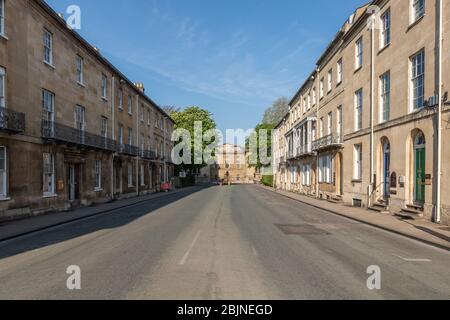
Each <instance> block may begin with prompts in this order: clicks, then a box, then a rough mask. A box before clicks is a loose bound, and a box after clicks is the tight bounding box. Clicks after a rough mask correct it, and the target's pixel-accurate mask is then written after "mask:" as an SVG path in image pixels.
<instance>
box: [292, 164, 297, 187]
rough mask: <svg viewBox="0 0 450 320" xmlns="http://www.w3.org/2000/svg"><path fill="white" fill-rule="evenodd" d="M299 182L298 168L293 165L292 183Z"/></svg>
mask: <svg viewBox="0 0 450 320" xmlns="http://www.w3.org/2000/svg"><path fill="white" fill-rule="evenodd" d="M296 182H297V168H296V167H291V183H292V184H294V183H296Z"/></svg>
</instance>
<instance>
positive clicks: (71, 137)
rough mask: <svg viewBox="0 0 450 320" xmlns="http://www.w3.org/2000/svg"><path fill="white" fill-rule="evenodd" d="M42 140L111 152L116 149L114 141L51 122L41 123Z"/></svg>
mask: <svg viewBox="0 0 450 320" xmlns="http://www.w3.org/2000/svg"><path fill="white" fill-rule="evenodd" d="M42 138H44V139H47V140H55V141H59V142H63V143H69V144H75V145H79V146H83V147H88V148H93V149H99V150H107V151H111V152H113V151H115V149H116V144H115V142H114V140H111V139H109V138H105V137H102V136H100V135H96V134H93V133H90V132H86V131H83V130H79V129H76V128H72V127H69V126H66V125H63V124H60V123H57V122H53V121H45V120H43V121H42Z"/></svg>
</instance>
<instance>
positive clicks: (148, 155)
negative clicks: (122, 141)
mask: <svg viewBox="0 0 450 320" xmlns="http://www.w3.org/2000/svg"><path fill="white" fill-rule="evenodd" d="M141 157H142V158H143V159H149V160H155V159H156V153H155V151H152V150H141Z"/></svg>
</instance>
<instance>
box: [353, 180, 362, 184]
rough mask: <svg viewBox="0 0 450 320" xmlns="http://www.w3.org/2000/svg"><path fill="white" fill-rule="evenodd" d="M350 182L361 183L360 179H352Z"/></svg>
mask: <svg viewBox="0 0 450 320" xmlns="http://www.w3.org/2000/svg"><path fill="white" fill-rule="evenodd" d="M352 183H362V179H352Z"/></svg>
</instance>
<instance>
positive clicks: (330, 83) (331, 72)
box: [328, 69, 333, 93]
mask: <svg viewBox="0 0 450 320" xmlns="http://www.w3.org/2000/svg"><path fill="white" fill-rule="evenodd" d="M332 89H333V69H330V70H329V71H328V93H330V92H331V90H332Z"/></svg>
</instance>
